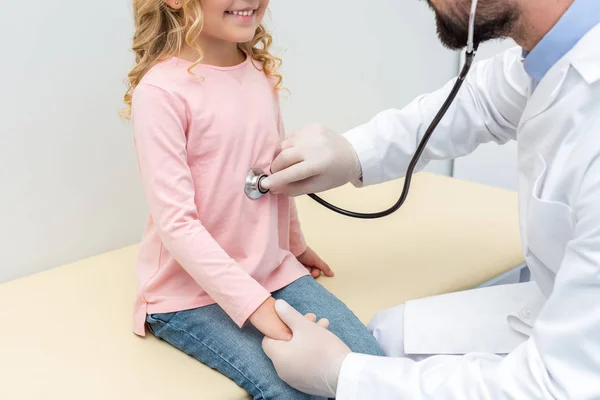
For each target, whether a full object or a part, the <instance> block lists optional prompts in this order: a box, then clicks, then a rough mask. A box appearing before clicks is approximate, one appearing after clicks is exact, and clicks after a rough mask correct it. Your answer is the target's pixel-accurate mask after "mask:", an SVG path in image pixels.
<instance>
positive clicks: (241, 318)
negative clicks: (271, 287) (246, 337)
mask: <svg viewBox="0 0 600 400" xmlns="http://www.w3.org/2000/svg"><path fill="white" fill-rule="evenodd" d="M261 289H262V290H259V291H258V293H257V294H256V295H255V296H254V297H253V298H252V300H250V301H249V302H248V304H246V306H245V307H244V308H243V309H242V310H241V311H240V312H239V313H238V314H237V315H236V316H235V318H232V319H233V322H235V324H236V325H237V326H238V327H240V328H242V327H243V326H244V325H245V324H246V323H247V322H248V319H249V318H250V316H251V315H252V314H254V311H256V310H257V309H258V307H260V306H261V305H262V304H263V303H264V302H265V301H266V300H267V299H268V298H269V297H271V293H269V291H268V290H267V289H264V288H262V286H261Z"/></svg>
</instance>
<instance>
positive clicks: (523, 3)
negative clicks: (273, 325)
mask: <svg viewBox="0 0 600 400" xmlns="http://www.w3.org/2000/svg"><path fill="white" fill-rule="evenodd" d="M574 1H575V0H516V3H517V4H516V7H518V9H519V11H520V14H521V16H520V18H519V20H518V21H517V23H516V24H515V26H514V28H513V32H511V34H510V36H511V37H512V38H513V39H514V41H515V42H517V44H518V45H519V46H521V47H522V48H524V49H525V50H527V51H531V50H533V48H534V47H535V46H536V45H537V44H538V43H539V42H540V41H541V40H542V38H543V37H544V36H546V34H547V33H548V32H549V31H550V30H551V29H552V27H554V25H556V23H557V22H558V20H559V19H560V18H561V17H562V16H563V14H564V13H565V12H566V11H567V9H568V8H569V7H570V6H571V5H572V4H573V3H574Z"/></svg>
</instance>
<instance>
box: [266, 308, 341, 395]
mask: <svg viewBox="0 0 600 400" xmlns="http://www.w3.org/2000/svg"><path fill="white" fill-rule="evenodd" d="M275 310H276V311H277V314H278V315H279V317H280V318H281V319H282V320H283V322H285V323H286V325H287V326H289V327H290V329H291V330H292V335H293V337H292V340H290V341H289V342H284V341H278V340H273V339H270V338H267V337H265V338H264V340H263V349H264V351H265V353H266V354H267V356H268V357H269V358H270V359H271V360H272V361H273V365H274V366H275V369H276V370H277V374H278V375H279V377H280V378H281V379H282V380H283V381H284V382H286V383H287V384H288V385H290V386H292V387H293V388H295V389H297V390H299V391H301V392H304V393H307V394H310V395H313V396H320V397H335V393H336V391H337V384H338V380H339V376H340V370H341V369H342V364H343V362H344V360H345V359H346V356H347V355H348V354H350V353H351V351H350V349H349V348H348V346H346V345H345V344H344V342H342V341H341V340H340V339H339V338H338V337H337V336H335V335H334V334H333V333H331V332H330V331H328V330H327V329H325V328H324V327H322V326H320V325H318V324H315V323H313V322H312V321H310V320H308V319H307V318H305V317H303V316H302V315H301V314H300V313H299V312H298V311H296V310H294V309H293V308H292V307H291V306H290V305H289V304H287V303H286V302H285V301H283V300H277V302H276V303H275Z"/></svg>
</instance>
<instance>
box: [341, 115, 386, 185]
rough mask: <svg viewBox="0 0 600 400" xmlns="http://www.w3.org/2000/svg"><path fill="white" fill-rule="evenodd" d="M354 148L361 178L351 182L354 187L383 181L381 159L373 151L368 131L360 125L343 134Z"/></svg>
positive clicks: (373, 146) (373, 147)
mask: <svg viewBox="0 0 600 400" xmlns="http://www.w3.org/2000/svg"><path fill="white" fill-rule="evenodd" d="M343 136H344V137H345V138H346V139H347V140H348V141H349V142H350V145H351V146H352V147H353V148H354V151H355V152H356V154H357V156H358V160H359V162H360V166H361V169H362V178H361V179H357V180H355V181H353V182H352V184H353V185H354V186H356V187H362V186H368V185H372V184H376V183H381V182H382V181H383V173H382V169H381V159H380V157H379V155H378V154H377V151H376V150H375V145H374V143H373V140H372V139H371V137H370V135H369V131H368V129H367V128H366V127H365V126H364V125H362V126H358V127H356V128H354V129H351V130H349V131H347V132H346V133H344V134H343Z"/></svg>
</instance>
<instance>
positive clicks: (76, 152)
mask: <svg viewBox="0 0 600 400" xmlns="http://www.w3.org/2000/svg"><path fill="white" fill-rule="evenodd" d="M127 4H128V2H125V1H116V2H75V1H45V0H32V1H30V2H28V3H27V4H26V5H25V4H23V3H18V2H3V3H2V10H1V11H0V37H1V38H2V39H1V41H2V56H0V57H1V58H2V62H0V88H1V93H0V181H1V182H2V186H1V190H2V195H1V196H0V223H1V228H0V247H1V248H2V264H1V265H0V281H3V280H8V279H12V278H16V277H20V276H23V275H26V274H29V273H32V272H35V271H39V270H42V269H45V268H48V267H53V266H56V265H60V264H63V263H66V262H69V261H72V260H76V259H79V258H82V257H85V256H89V255H91V254H96V253H100V252H103V251H107V250H111V249H114V248H117V247H120V246H124V245H127V244H129V243H134V242H135V241H137V240H139V237H140V228H141V227H142V224H143V222H144V220H145V215H146V209H145V203H144V199H143V196H142V195H141V191H140V185H139V184H138V179H137V170H136V164H135V158H134V153H133V143H132V138H131V134H130V131H129V128H128V126H127V124H125V123H123V122H122V121H121V120H120V119H119V117H118V111H119V109H120V107H121V104H122V103H121V99H122V95H123V91H124V89H125V87H124V84H123V79H124V77H125V74H126V71H127V70H128V68H129V67H130V64H131V61H132V58H131V54H130V53H129V51H128V47H129V41H130V37H131V33H132V23H131V17H130V15H131V12H130V7H129V6H128V5H127Z"/></svg>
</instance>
